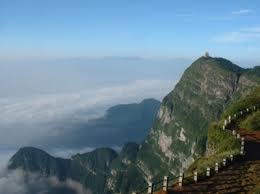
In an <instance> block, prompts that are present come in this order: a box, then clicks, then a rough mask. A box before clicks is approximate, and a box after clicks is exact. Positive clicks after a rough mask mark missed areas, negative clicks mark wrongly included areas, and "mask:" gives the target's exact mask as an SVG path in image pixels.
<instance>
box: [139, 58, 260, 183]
mask: <svg viewBox="0 0 260 194" xmlns="http://www.w3.org/2000/svg"><path fill="white" fill-rule="evenodd" d="M258 84H260V76H259V67H255V68H253V69H243V68H241V67H239V66H237V65H235V64H233V63H232V62H230V61H228V60H226V59H223V58H213V57H200V58H199V59H197V60H196V61H195V62H194V63H192V65H191V66H190V67H189V68H188V69H187V70H185V72H184V74H183V76H182V78H181V79H180V81H179V83H178V84H177V85H176V86H175V88H174V90H173V91H171V92H170V93H169V94H168V95H167V96H166V97H165V98H164V99H163V101H162V103H161V106H160V110H159V112H158V114H157V118H156V121H155V124H154V125H153V127H152V129H151V131H150V133H149V136H148V138H147V139H146V140H145V141H144V142H143V143H142V145H141V149H140V150H139V152H138V157H137V167H138V168H139V169H140V171H141V172H142V174H143V177H144V178H145V179H146V180H156V179H158V178H159V177H160V179H161V177H162V176H164V175H166V174H170V175H176V174H177V173H179V172H180V171H183V170H185V169H186V168H188V166H189V165H190V164H192V163H193V162H194V161H195V159H196V158H198V157H200V156H201V155H202V154H203V153H204V152H205V149H206V141H207V129H208V125H209V123H211V122H212V121H214V120H216V119H217V118H219V116H220V115H221V113H222V112H223V110H224V109H225V107H226V106H228V104H230V103H232V102H233V101H235V100H236V99H239V98H242V97H243V96H246V95H247V94H248V93H249V92H250V91H251V90H252V89H253V88H255V87H256V86H257V85H258Z"/></svg>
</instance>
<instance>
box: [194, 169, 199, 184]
mask: <svg viewBox="0 0 260 194" xmlns="http://www.w3.org/2000/svg"><path fill="white" fill-rule="evenodd" d="M197 181H198V172H197V171H195V172H194V182H195V183H196V182H197Z"/></svg>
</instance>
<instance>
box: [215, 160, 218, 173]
mask: <svg viewBox="0 0 260 194" xmlns="http://www.w3.org/2000/svg"><path fill="white" fill-rule="evenodd" d="M215 172H216V173H218V163H217V162H216V164H215Z"/></svg>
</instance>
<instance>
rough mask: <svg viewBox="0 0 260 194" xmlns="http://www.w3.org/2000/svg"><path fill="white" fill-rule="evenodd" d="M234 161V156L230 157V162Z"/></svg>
mask: <svg viewBox="0 0 260 194" xmlns="http://www.w3.org/2000/svg"><path fill="white" fill-rule="evenodd" d="M233 160H234V156H233V154H231V155H230V161H231V162H233Z"/></svg>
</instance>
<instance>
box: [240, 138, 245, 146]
mask: <svg viewBox="0 0 260 194" xmlns="http://www.w3.org/2000/svg"><path fill="white" fill-rule="evenodd" d="M242 145H243V146H244V145H245V138H244V137H241V146H242Z"/></svg>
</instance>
